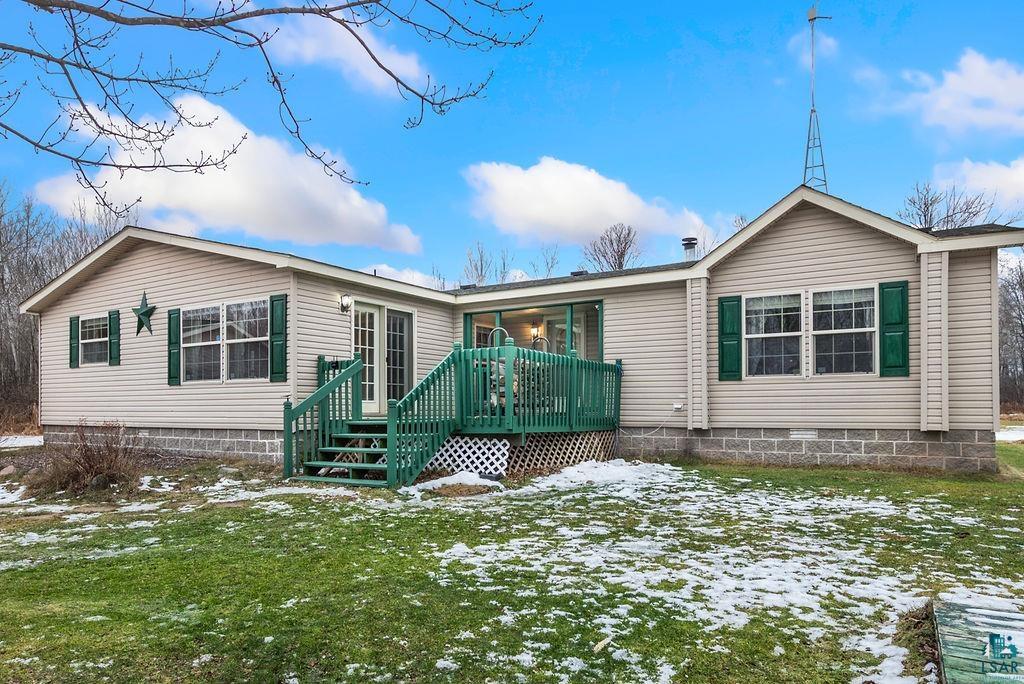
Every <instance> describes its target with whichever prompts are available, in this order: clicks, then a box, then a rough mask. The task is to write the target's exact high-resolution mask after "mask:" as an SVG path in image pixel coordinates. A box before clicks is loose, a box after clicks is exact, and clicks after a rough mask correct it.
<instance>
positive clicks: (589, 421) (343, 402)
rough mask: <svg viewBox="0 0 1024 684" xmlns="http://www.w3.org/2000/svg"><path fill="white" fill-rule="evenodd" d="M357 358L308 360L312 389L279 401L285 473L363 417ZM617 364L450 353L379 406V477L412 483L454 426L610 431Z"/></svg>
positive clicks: (461, 429) (507, 350)
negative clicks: (383, 425)
mask: <svg viewBox="0 0 1024 684" xmlns="http://www.w3.org/2000/svg"><path fill="white" fill-rule="evenodd" d="M362 370H363V362H362V361H361V360H360V359H359V358H358V355H357V356H356V358H355V359H352V360H350V361H334V362H325V361H324V360H323V357H320V360H319V362H318V365H317V376H318V380H319V384H320V387H319V388H318V389H317V390H316V392H314V393H313V394H311V395H310V396H308V397H307V398H306V399H304V400H302V401H301V402H299V403H298V404H296V405H295V406H294V407H293V406H292V405H291V403H290V402H285V407H284V416H285V442H284V445H285V449H284V452H285V453H284V458H285V475H286V476H290V475H292V474H293V473H294V472H295V471H296V470H301V466H302V463H303V462H304V461H306V460H314V459H315V458H316V456H317V452H318V450H319V448H320V447H323V446H328V445H329V441H330V436H331V435H332V434H337V433H343V432H346V430H345V423H346V422H347V421H350V420H358V419H360V418H361V417H362V415H361V406H362V397H361V387H362V385H361V378H362ZM621 383H622V362H621V361H616V362H615V363H613V364H612V363H603V362H601V361H591V360H587V359H580V358H578V357H577V356H576V352H575V351H572V352H570V353H569V354H568V355H565V354H551V353H548V352H540V351H535V350H532V349H523V348H521V347H516V346H515V342H514V341H513V340H512V339H511V338H509V339H507V340H506V342H505V344H504V345H502V346H500V347H485V348H480V349H462V348H461V345H459V344H456V345H455V346H454V348H453V349H452V352H451V353H450V354H449V355H448V356H446V357H445V358H444V360H442V361H441V363H439V364H438V365H437V366H436V367H435V368H434V369H433V370H431V371H430V372H429V373H427V375H426V376H425V377H424V378H423V379H422V380H420V381H419V382H418V383H417V384H416V386H415V387H413V388H412V390H410V391H409V393H408V394H406V395H405V397H403V398H402V399H400V400H394V399H392V400H390V401H389V402H388V409H387V481H388V484H389V486H396V485H400V484H408V483H411V482H412V481H413V480H415V478H416V477H417V476H418V475H419V473H420V472H421V471H422V470H423V468H424V467H425V466H426V465H427V463H429V462H430V459H432V458H433V457H434V455H435V454H436V453H437V450H438V449H439V448H440V446H441V444H442V443H443V442H444V441H445V440H446V439H447V438H448V437H449V436H450V435H452V434H454V433H465V434H522V435H525V434H530V433H538V432H576V431H590V430H614V429H615V428H616V427H618V424H619V409H620V400H619V395H620V392H621Z"/></svg>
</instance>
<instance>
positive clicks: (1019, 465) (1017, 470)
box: [996, 443, 1024, 479]
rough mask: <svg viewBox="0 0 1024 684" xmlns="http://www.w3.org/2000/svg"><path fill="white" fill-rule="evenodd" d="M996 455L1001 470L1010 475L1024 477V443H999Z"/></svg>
mask: <svg viewBox="0 0 1024 684" xmlns="http://www.w3.org/2000/svg"><path fill="white" fill-rule="evenodd" d="M996 457H997V458H998V459H999V469H1000V471H1001V472H1003V473H1004V474H1005V475H1007V476H1009V477H1016V478H1021V479H1024V444H1017V443H1002V444H997V445H996Z"/></svg>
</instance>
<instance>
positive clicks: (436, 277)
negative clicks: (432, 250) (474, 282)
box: [430, 264, 449, 291]
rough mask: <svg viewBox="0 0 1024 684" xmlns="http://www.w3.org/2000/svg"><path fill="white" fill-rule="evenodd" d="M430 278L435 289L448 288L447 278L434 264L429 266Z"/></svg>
mask: <svg viewBox="0 0 1024 684" xmlns="http://www.w3.org/2000/svg"><path fill="white" fill-rule="evenodd" d="M430 279H431V281H433V282H432V286H433V288H434V289H435V290H442V291H443V290H447V289H448V285H449V283H448V278H447V277H445V275H444V273H441V269H439V268H438V267H437V265H436V264H431V266H430Z"/></svg>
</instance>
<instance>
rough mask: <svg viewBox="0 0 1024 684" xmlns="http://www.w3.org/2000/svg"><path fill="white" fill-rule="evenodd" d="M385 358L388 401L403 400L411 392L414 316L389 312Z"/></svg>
mask: <svg viewBox="0 0 1024 684" xmlns="http://www.w3.org/2000/svg"><path fill="white" fill-rule="evenodd" d="M385 356H386V357H387V390H388V399H401V398H402V397H404V396H405V395H406V393H407V392H408V391H409V387H410V380H411V377H412V373H411V369H410V364H411V362H412V314H408V313H404V312H399V311H389V312H388V314H387V346H386V349H385Z"/></svg>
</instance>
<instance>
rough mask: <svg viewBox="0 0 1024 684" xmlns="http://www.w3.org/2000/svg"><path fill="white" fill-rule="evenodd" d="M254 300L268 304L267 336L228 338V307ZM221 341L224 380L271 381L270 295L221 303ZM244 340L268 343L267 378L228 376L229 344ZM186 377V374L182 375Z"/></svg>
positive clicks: (222, 376)
mask: <svg viewBox="0 0 1024 684" xmlns="http://www.w3.org/2000/svg"><path fill="white" fill-rule="evenodd" d="M253 302H266V304H267V334H266V336H265V337H245V338H242V339H238V340H229V339H228V307H229V306H231V305H232V304H252V303H253ZM221 306H222V308H221V316H220V321H221V335H220V337H221V341H222V342H223V345H224V349H223V351H222V352H221V369H220V376H221V378H223V379H224V382H230V383H247V382H248V383H264V382H270V318H271V314H270V297H256V298H245V299H239V300H237V301H232V302H224V304H222V305H221ZM244 342H266V343H267V376H266V377H265V378H235V379H234V380H231V379H229V378H228V346H229V345H232V344H240V343H244ZM182 377H184V375H182Z"/></svg>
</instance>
